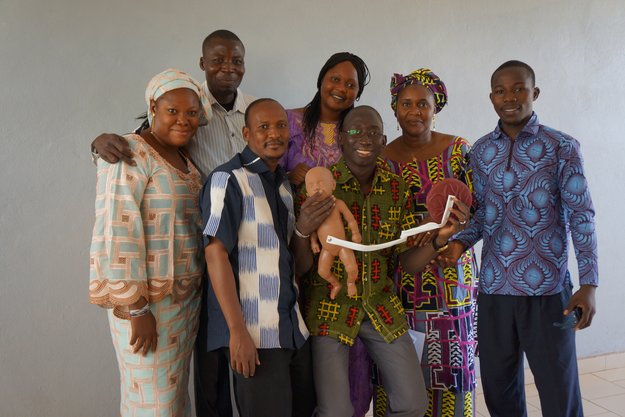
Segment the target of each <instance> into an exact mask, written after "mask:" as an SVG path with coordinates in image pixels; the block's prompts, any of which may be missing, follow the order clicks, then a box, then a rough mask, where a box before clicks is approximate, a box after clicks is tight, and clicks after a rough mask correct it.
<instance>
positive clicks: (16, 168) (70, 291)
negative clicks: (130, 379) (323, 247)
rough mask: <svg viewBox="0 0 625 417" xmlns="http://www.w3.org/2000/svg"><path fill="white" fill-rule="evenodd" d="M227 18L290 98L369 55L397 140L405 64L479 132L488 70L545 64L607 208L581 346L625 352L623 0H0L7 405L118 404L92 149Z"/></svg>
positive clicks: (262, 87) (4, 408) (0, 408)
mask: <svg viewBox="0 0 625 417" xmlns="http://www.w3.org/2000/svg"><path fill="white" fill-rule="evenodd" d="M219 28H229V29H231V30H233V31H235V32H236V33H237V34H238V35H239V36H240V37H241V38H242V40H243V41H244V43H245V45H246V46H247V57H246V58H247V75H246V77H245V81H244V83H243V88H244V89H245V90H246V91H247V92H249V93H251V94H254V95H256V96H272V97H275V98H277V99H279V100H280V101H282V102H283V104H284V105H285V106H288V107H294V106H302V105H304V104H305V103H307V102H308V100H309V99H310V98H311V97H312V94H313V92H314V87H315V80H316V77H317V73H318V71H319V69H320V67H321V65H322V63H323V62H324V61H325V60H326V59H327V57H328V56H329V55H330V54H331V53H333V52H336V51H340V50H349V51H352V52H355V53H357V54H359V55H361V56H362V57H363V58H364V59H365V61H366V62H367V63H368V64H369V67H370V69H371V72H372V75H373V78H372V82H371V84H370V85H369V86H368V87H367V89H366V91H365V93H364V96H363V98H362V100H361V102H362V103H367V104H372V105H374V106H375V107H377V108H378V109H379V110H381V111H382V114H383V117H384V120H385V122H386V126H387V133H388V134H389V137H391V138H392V137H395V136H396V134H397V131H396V124H395V122H394V119H393V116H392V113H391V110H390V108H389V105H388V103H389V95H388V82H389V77H390V75H391V73H392V72H394V71H397V72H404V73H405V72H407V71H410V70H411V69H414V68H417V67H419V66H430V67H431V68H432V69H434V71H435V72H437V73H438V74H439V75H440V76H441V77H442V78H443V79H444V80H445V82H446V83H447V87H448V89H449V91H450V104H449V106H448V108H446V109H445V111H443V112H442V113H441V114H440V115H439V116H440V117H438V119H437V128H438V129H439V130H440V131H444V132H450V133H456V134H461V135H463V136H465V137H467V138H469V139H470V140H471V141H475V140H476V139H477V138H479V137H480V136H481V135H482V134H484V133H486V132H488V131H489V130H491V129H492V128H493V127H494V126H495V123H496V121H497V119H496V115H495V113H494V111H493V110H492V107H491V105H490V102H489V100H488V92H489V77H490V74H491V72H492V70H493V69H494V68H495V67H496V66H497V65H499V64H500V63H502V62H503V61H505V60H508V59H514V58H516V59H521V60H524V61H526V62H528V63H530V64H531V65H533V66H534V68H535V70H536V73H537V83H538V85H539V86H540V87H541V88H542V94H541V96H540V98H539V100H538V102H537V103H536V107H535V108H536V110H537V112H538V113H539V115H540V118H541V121H542V122H543V123H545V124H548V125H552V126H553V127H556V128H559V129H562V130H564V131H566V132H568V133H570V134H572V135H573V136H575V137H577V138H579V140H580V142H581V143H582V150H583V152H584V155H585V160H586V170H587V173H588V178H589V181H590V185H591V188H592V193H593V196H594V200H595V207H596V209H597V223H598V230H599V245H600V250H601V253H600V256H601V264H600V271H601V279H602V281H601V289H600V290H599V292H598V305H599V313H598V316H597V318H596V320H595V322H594V324H593V326H592V327H591V328H590V329H589V330H586V331H583V332H580V333H579V334H578V340H579V355H580V356H592V355H598V354H603V353H609V352H616V351H623V350H625V326H623V314H622V311H623V308H622V303H623V294H624V293H625V292H624V288H625V286H624V284H623V282H622V279H623V272H622V268H621V267H622V262H621V259H620V258H621V257H622V256H624V255H623V254H622V250H621V248H622V246H621V241H622V236H623V232H625V228H624V227H623V215H622V210H620V206H622V205H623V203H624V198H623V192H624V191H625V187H624V186H623V182H624V179H625V174H624V172H625V167H624V165H625V164H624V163H623V161H622V155H625V141H624V140H623V130H624V129H623V128H624V127H625V126H624V122H623V120H624V114H625V98H624V97H625V85H624V84H625V81H624V80H625V73H624V70H623V68H625V3H624V2H623V1H622V0H601V1H588V0H524V1H521V2H514V3H513V2H508V1H487V0H474V1H471V2H464V1H451V0H437V1H434V0H395V1H392V2H391V1H380V0H360V1H356V0H343V1H337V0H316V1H314V2H311V1H305V2H303V1H280V0H271V1H265V2H251V1H250V2H244V1H238V0H230V1H227V2H226V1H216V0H213V1H206V0H205V1H200V0H194V1H179V2H165V1H160V0H154V1H128V0H108V1H100V2H95V1H88V0H87V1H85V0H83V1H72V0H57V1H49V2H43V1H38V2H35V1H33V0H0V102H1V107H0V109H1V110H0V115H1V120H2V122H1V123H0V138H1V143H2V151H1V152H0V170H1V171H0V172H1V173H2V182H1V184H0V196H1V198H0V239H1V245H0V268H1V281H0V416H111V415H115V414H116V412H117V401H118V392H117V391H118V382H117V369H116V362H115V357H114V353H113V347H112V345H111V341H110V336H109V333H108V326H107V322H106V318H105V314H104V311H102V310H100V309H99V308H97V307H94V306H91V305H89V304H88V302H87V281H88V276H87V274H88V261H87V259H88V246H89V241H90V234H91V227H92V221H93V198H94V182H95V170H94V167H93V166H92V165H91V162H90V161H89V150H88V144H89V142H90V141H91V138H93V137H95V136H96V135H97V134H98V133H100V132H103V131H116V132H120V133H124V132H127V131H129V130H130V129H132V128H133V127H134V126H135V125H136V122H135V121H134V120H133V117H134V116H136V115H138V114H139V113H141V112H142V111H143V110H144V104H143V92H144V88H145V85H146V83H147V81H148V80H149V78H150V77H151V76H152V75H153V74H155V73H156V72H158V71H161V70H163V69H165V68H167V67H170V66H176V67H180V68H181V69H185V70H188V71H191V72H192V73H193V74H195V76H196V77H198V78H199V79H201V78H202V76H203V74H202V72H201V71H200V70H199V68H198V64H197V62H198V57H199V54H200V44H201V41H202V39H203V38H204V36H205V35H206V34H208V33H209V32H211V31H213V30H215V29H219Z"/></svg>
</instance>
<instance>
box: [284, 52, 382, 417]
mask: <svg viewBox="0 0 625 417" xmlns="http://www.w3.org/2000/svg"><path fill="white" fill-rule="evenodd" d="M368 82H369V69H368V68H367V65H366V64H365V63H364V61H363V60H362V59H361V58H360V57H358V56H357V55H354V54H352V53H349V52H337V53H335V54H334V55H332V56H331V57H330V58H329V59H328V60H327V61H326V63H325V64H324V65H323V67H322V68H321V71H320V72H319V77H318V78H317V93H316V94H315V96H314V97H313V99H312V101H311V102H310V103H308V104H307V105H306V106H305V107H303V108H299V109H291V110H287V116H288V120H289V131H290V136H291V138H290V140H289V147H288V150H287V152H286V153H285V154H284V156H283V157H282V159H281V160H280V165H282V167H283V168H284V169H285V170H286V171H287V173H288V176H289V181H290V182H291V184H293V187H294V191H297V189H298V188H299V186H300V184H302V183H303V182H304V177H305V176H306V172H308V170H309V169H310V168H313V167H317V166H322V167H329V166H330V165H333V164H335V163H336V162H338V160H339V159H340V157H341V149H340V148H339V146H338V143H337V138H338V135H339V129H340V126H341V123H342V121H343V118H344V117H345V115H346V114H347V113H348V112H349V111H350V110H351V109H352V108H353V107H354V102H355V101H356V100H358V99H359V98H360V96H361V94H362V92H363V90H364V88H365V85H367V83H368ZM302 290H304V292H305V288H302ZM304 298H305V295H304ZM370 363H371V362H370V360H369V357H368V355H367V351H366V349H365V347H364V345H363V344H362V342H361V341H360V339H356V342H355V343H354V345H353V346H352V348H351V350H350V357H349V364H350V365H349V367H350V371H349V377H350V397H351V401H352V405H353V406H354V417H362V416H364V415H365V414H366V413H367V411H368V410H369V405H370V403H371V397H372V387H371V384H370V379H371V371H370ZM313 366H314V362H313Z"/></svg>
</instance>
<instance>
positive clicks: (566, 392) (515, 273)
mask: <svg viewBox="0 0 625 417" xmlns="http://www.w3.org/2000/svg"><path fill="white" fill-rule="evenodd" d="M539 93H540V91H539V89H538V87H536V86H535V75H534V71H533V70H532V68H531V67H530V66H529V65H527V64H525V63H523V62H519V61H508V62H506V63H504V64H502V65H501V66H500V67H499V68H497V70H495V72H494V73H493V75H492V77H491V93H490V99H491V102H492V104H493V107H494V108H495V111H496V112H497V114H498V115H499V118H500V119H499V124H498V126H497V128H496V129H495V130H494V131H493V132H491V133H489V134H487V135H486V136H484V137H482V138H481V139H479V140H478V141H477V142H476V143H475V145H474V146H473V149H472V150H471V154H470V158H471V162H470V165H471V168H472V171H473V182H474V188H475V192H474V193H475V198H476V200H477V203H478V208H477V211H476V213H475V216H474V218H473V219H472V221H471V224H470V225H469V227H468V228H467V229H465V230H464V231H463V232H461V233H459V234H458V235H457V236H456V238H455V239H456V240H455V241H454V242H452V244H451V246H450V250H449V256H448V257H447V259H446V260H447V261H450V260H453V259H457V256H456V255H459V254H460V253H461V252H462V251H464V249H465V248H466V247H470V246H473V245H474V244H476V243H477V242H478V241H479V240H483V245H484V246H483V250H482V264H481V274H480V282H479V295H478V339H479V349H480V371H481V377H482V385H483V389H484V397H485V400H486V404H487V406H488V410H489V412H490V414H491V416H500V417H515V416H526V415H527V411H526V405H525V392H524V383H523V353H525V355H526V357H527V359H528V361H529V364H530V368H531V369H532V372H533V374H534V379H535V381H536V387H537V389H538V393H539V395H540V402H541V407H542V412H543V415H544V416H560V417H570V416H582V415H583V411H582V402H581V395H580V389H579V381H578V375H577V363H576V354H575V331H574V330H575V329H583V328H586V327H588V326H590V323H591V321H592V318H593V316H594V314H595V289H596V287H597V284H598V272H597V240H596V234H595V223H594V209H593V205H592V201H591V198H590V193H589V190H588V185H587V183H586V178H585V176H584V170H583V164H582V157H581V154H580V146H579V143H578V142H577V141H576V140H575V139H574V138H572V137H570V136H569V135H567V134H565V133H562V132H559V131H557V130H555V129H552V128H550V127H547V126H543V125H541V124H539V122H538V117H537V116H536V114H535V113H534V112H533V110H532V106H533V102H534V101H535V100H536V99H537V98H538V95H539ZM568 232H570V234H571V238H572V241H573V246H574V248H575V255H576V258H577V263H578V267H579V283H580V289H579V290H578V291H577V292H575V293H574V294H572V295H571V292H572V282H571V277H570V273H569V271H568V269H567V253H568V243H567V235H568ZM578 313H579V316H578V317H577V321H576V322H575V324H574V325H573V316H572V315H573V314H578ZM569 315H570V316H569ZM562 323H569V324H570V325H569V326H566V325H562ZM574 328H575V329H574Z"/></svg>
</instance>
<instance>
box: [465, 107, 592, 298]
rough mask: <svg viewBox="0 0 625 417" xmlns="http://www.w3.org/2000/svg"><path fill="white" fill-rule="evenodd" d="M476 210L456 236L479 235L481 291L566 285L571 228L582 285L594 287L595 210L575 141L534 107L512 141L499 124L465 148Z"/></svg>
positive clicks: (529, 291) (537, 292) (542, 290)
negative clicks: (544, 122)
mask: <svg viewBox="0 0 625 417" xmlns="http://www.w3.org/2000/svg"><path fill="white" fill-rule="evenodd" d="M469 165H470V168H471V169H472V170H473V185H474V196H475V198H476V200H477V203H478V208H477V211H476V213H475V216H474V218H473V219H472V221H471V224H470V226H469V227H468V228H467V229H466V230H464V231H463V232H461V233H459V234H458V235H457V236H456V237H455V238H456V239H457V240H459V241H461V242H463V243H465V244H467V245H468V246H472V245H474V244H475V243H477V242H478V241H479V240H480V239H482V240H483V245H484V246H483V249H482V265H481V273H480V282H479V291H480V292H481V293H484V294H497V295H517V296H542V295H552V294H557V293H559V292H561V291H562V290H563V289H564V288H565V287H566V286H569V287H570V286H571V285H572V284H571V277H570V273H569V271H568V268H567V261H568V240H567V236H568V234H569V232H570V235H571V238H572V239H571V240H572V242H573V246H574V249H575V256H576V258H577V264H578V268H579V282H580V285H586V284H588V285H595V286H596V285H597V284H598V270H597V237H596V233H595V221H594V217H595V211H594V208H593V205H592V200H591V198H590V192H589V190H588V184H587V182H586V177H585V176H584V169H583V161H582V156H581V154H580V146H579V142H578V141H577V140H575V139H574V138H572V137H571V136H569V135H567V134H565V133H562V132H559V131H557V130H555V129H552V128H550V127H547V126H543V125H541V124H539V122H538V116H537V115H536V114H535V113H534V114H532V116H531V118H530V119H529V121H528V122H527V124H526V125H525V127H524V128H523V130H522V131H521V132H520V133H519V135H518V136H517V138H516V140H512V139H511V138H510V137H508V136H507V135H506V134H505V133H504V132H503V130H502V129H501V124H499V125H498V126H497V128H496V129H495V130H494V131H493V132H491V133H489V134H487V135H486V136H484V137H482V138H480V139H479V140H478V141H477V142H476V143H475V146H473V148H472V150H471V153H470V163H469Z"/></svg>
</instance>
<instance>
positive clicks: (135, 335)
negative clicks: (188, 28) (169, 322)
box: [130, 311, 158, 356]
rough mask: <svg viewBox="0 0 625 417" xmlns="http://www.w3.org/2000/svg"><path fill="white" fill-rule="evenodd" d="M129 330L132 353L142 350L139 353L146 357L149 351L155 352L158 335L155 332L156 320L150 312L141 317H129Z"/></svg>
mask: <svg viewBox="0 0 625 417" xmlns="http://www.w3.org/2000/svg"><path fill="white" fill-rule="evenodd" d="M130 328H131V329H132V332H131V335H130V346H132V347H133V348H132V353H137V352H139V351H140V350H141V349H143V352H142V353H141V354H142V355H143V356H145V355H147V354H148V352H149V351H150V350H151V351H152V352H156V343H157V341H158V334H157V332H156V319H155V318H154V315H153V314H152V312H151V311H150V312H148V313H147V314H144V315H143V316H139V317H131V318H130Z"/></svg>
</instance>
